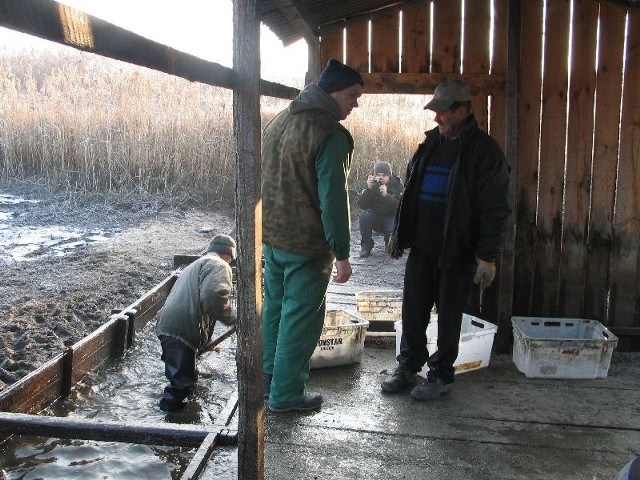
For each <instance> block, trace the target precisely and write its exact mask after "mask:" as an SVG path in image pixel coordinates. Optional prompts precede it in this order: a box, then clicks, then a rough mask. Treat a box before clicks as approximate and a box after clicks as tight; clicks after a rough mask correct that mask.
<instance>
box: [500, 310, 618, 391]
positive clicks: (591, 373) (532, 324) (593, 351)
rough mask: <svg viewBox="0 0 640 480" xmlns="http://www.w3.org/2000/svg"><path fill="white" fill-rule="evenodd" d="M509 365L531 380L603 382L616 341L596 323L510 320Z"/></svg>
mask: <svg viewBox="0 0 640 480" xmlns="http://www.w3.org/2000/svg"><path fill="white" fill-rule="evenodd" d="M511 324H512V326H513V362H514V363H515V364H516V367H517V368H518V370H519V371H520V372H522V373H524V374H525V376H527V377H531V378H590V379H593V378H606V376H607V374H608V371H609V365H610V363H611V354H612V353H613V350H614V349H615V347H616V346H617V344H618V337H616V336H615V335H614V334H613V333H611V331H609V330H608V329H607V328H606V327H604V326H603V325H602V324H601V323H600V322H598V321H596V320H586V319H582V318H545V317H511Z"/></svg>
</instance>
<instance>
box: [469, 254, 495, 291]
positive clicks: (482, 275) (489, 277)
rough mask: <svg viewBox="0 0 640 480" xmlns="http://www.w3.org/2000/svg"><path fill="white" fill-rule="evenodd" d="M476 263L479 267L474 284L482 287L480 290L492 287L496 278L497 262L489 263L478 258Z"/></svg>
mask: <svg viewBox="0 0 640 480" xmlns="http://www.w3.org/2000/svg"><path fill="white" fill-rule="evenodd" d="M476 262H477V263H478V267H477V268H476V274H475V276H474V277H473V283H475V284H476V285H480V288H481V289H482V290H484V289H485V288H487V287H488V286H489V285H491V284H492V283H493V280H494V279H495V278H496V264H495V262H487V261H485V260H482V259H481V258H478V257H476Z"/></svg>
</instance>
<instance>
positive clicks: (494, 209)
mask: <svg viewBox="0 0 640 480" xmlns="http://www.w3.org/2000/svg"><path fill="white" fill-rule="evenodd" d="M424 108H425V109H429V110H432V111H433V112H435V117H434V120H435V122H436V123H437V124H438V126H437V127H436V128H434V129H433V130H431V131H429V132H427V134H426V138H425V140H424V141H423V142H422V143H421V144H420V145H419V146H418V149H417V150H416V152H415V153H414V155H413V158H412V159H411V161H410V162H409V164H408V166H407V175H406V182H405V190H404V194H403V196H402V199H401V200H400V205H399V206H398V211H397V213H396V220H395V225H394V231H393V233H392V235H391V239H390V240H389V244H388V252H389V254H390V255H391V256H392V257H393V258H399V257H400V256H401V255H402V254H403V251H404V250H405V249H408V248H410V249H411V251H410V253H409V257H408V258H407V263H406V267H405V274H404V289H403V300H402V337H401V340H400V354H399V355H398V358H397V360H398V367H397V368H396V370H395V371H394V373H393V375H391V376H390V377H389V378H387V379H386V380H385V381H384V382H382V390H383V391H385V392H398V391H400V390H402V389H404V388H406V387H408V386H413V384H414V383H415V382H416V380H417V378H416V372H419V371H420V370H421V369H422V367H423V366H424V364H425V363H426V364H427V365H428V367H429V370H428V372H427V379H426V380H425V381H424V382H423V383H420V384H419V385H417V386H415V387H414V388H413V389H412V390H411V397H412V398H414V399H416V400H432V399H435V398H438V397H440V396H441V395H444V394H446V393H448V392H449V391H450V390H451V383H452V382H453V379H454V373H455V371H454V368H453V364H454V362H455V361H456V358H457V356H458V344H459V342H460V329H461V323H462V313H463V309H464V307H465V305H466V301H467V297H468V295H469V288H470V283H471V280H472V279H473V281H474V282H475V283H476V284H479V285H480V288H481V289H485V288H487V287H488V286H489V285H491V283H492V282H493V280H494V278H495V275H496V262H497V261H498V259H499V258H500V253H501V249H502V246H503V244H504V238H505V235H506V231H507V219H508V217H509V214H510V212H511V208H510V204H509V200H508V186H509V167H508V165H507V161H506V159H505V157H504V154H503V153H502V151H501V150H500V147H499V146H498V144H497V143H496V142H495V140H493V139H492V138H491V137H490V136H489V135H487V134H486V133H485V132H483V131H481V130H480V129H479V128H478V123H477V122H476V120H475V119H474V117H473V109H472V104H471V92H470V88H469V85H467V84H466V83H465V82H463V81H462V80H458V79H453V78H450V79H446V80H445V81H443V82H442V83H441V84H440V85H438V86H437V88H436V90H435V93H434V95H433V98H432V100H431V101H430V102H429V103H427V105H426V106H425V107H424ZM434 304H435V305H436V307H437V310H438V341H437V344H438V349H437V351H436V352H435V353H434V352H432V355H431V356H429V352H428V351H427V337H426V330H427V325H428V324H429V319H430V312H431V309H432V308H433V305H434Z"/></svg>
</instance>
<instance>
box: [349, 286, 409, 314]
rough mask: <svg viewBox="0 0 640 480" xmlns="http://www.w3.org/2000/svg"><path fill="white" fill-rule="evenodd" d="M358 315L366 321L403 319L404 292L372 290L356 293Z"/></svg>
mask: <svg viewBox="0 0 640 480" xmlns="http://www.w3.org/2000/svg"><path fill="white" fill-rule="evenodd" d="M356 309H357V310H358V315H359V316H361V317H362V318H364V319H366V320H391V321H396V320H400V318H402V290H370V291H365V292H356Z"/></svg>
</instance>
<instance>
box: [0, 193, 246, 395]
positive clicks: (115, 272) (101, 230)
mask: <svg viewBox="0 0 640 480" xmlns="http://www.w3.org/2000/svg"><path fill="white" fill-rule="evenodd" d="M0 193H2V194H8V195H16V196H19V197H20V198H23V199H27V200H34V202H22V203H19V204H17V205H12V206H11V213H10V218H8V219H6V220H3V221H2V222H0V223H4V224H7V223H8V224H9V227H8V228H9V229H10V230H14V229H18V228H21V227H28V226H30V227H32V228H38V227H41V228H45V227H50V226H56V227H68V228H73V229H74V230H81V231H86V232H89V233H90V234H93V235H96V234H99V236H100V237H101V241H98V242H89V243H82V242H71V241H69V242H68V243H69V244H68V245H67V246H68V249H67V250H66V251H64V250H60V248H59V247H60V246H59V245H58V246H57V248H56V249H55V250H54V248H53V247H52V246H49V245H42V246H41V247H40V248H39V249H37V250H36V251H34V252H31V253H30V254H28V255H27V256H26V258H25V259H23V260H19V261H14V260H12V259H10V258H7V257H6V256H5V257H4V258H1V259H0V260H1V261H0V271H1V272H2V273H1V277H2V278H1V279H0V389H1V388H3V387H4V386H6V385H8V384H11V383H13V382H15V381H16V380H18V379H20V378H21V377H23V376H24V375H26V374H27V373H29V372H30V371H32V370H34V369H35V368H36V367H38V366H39V365H40V364H41V363H42V362H45V361H47V360H49V359H51V358H53V357H54V356H55V355H57V354H59V353H62V351H63V350H64V348H65V347H66V346H69V345H72V344H73V343H75V342H77V341H78V340H80V339H81V338H82V337H84V336H85V335H87V334H88V333H90V332H92V331H93V330H95V329H96V328H97V327H98V326H100V325H101V324H103V323H104V322H105V321H106V320H107V319H108V317H109V315H110V313H111V311H112V309H114V308H122V307H125V306H127V305H129V304H131V303H132V302H134V301H135V300H136V299H137V298H139V297H140V296H142V295H143V294H144V293H145V292H147V291H148V290H149V289H151V288H152V287H153V286H155V285H156V284H158V283H159V282H160V281H161V280H162V279H164V278H165V277H166V276H167V275H168V274H169V273H170V272H171V271H172V269H173V255H174V254H177V253H186V254H195V253H199V252H201V251H202V250H203V249H205V248H206V246H207V244H208V242H209V240H210V239H211V237H213V235H215V234H216V233H229V232H230V231H231V229H232V228H233V225H234V219H233V211H232V210H230V209H228V210H229V211H226V212H225V211H224V210H222V209H219V208H218V209H214V207H210V206H206V205H197V202H194V200H193V199H175V198H173V199H166V198H163V197H161V196H157V197H152V196H144V197H140V196H138V195H134V194H131V195H127V196H120V197H116V196H113V195H112V196H109V195H80V194H78V195H73V196H69V195H68V194H56V193H53V192H48V191H47V189H46V188H43V187H41V186H38V185H33V184H20V183H17V184H16V183H14V184H6V183H4V184H2V183H0ZM36 200H37V202H35V201H36ZM6 228H7V227H5V229H4V230H3V229H0V236H1V235H4V236H5V237H8V236H9V234H10V230H7V229H6ZM0 240H1V239H0ZM5 240H6V238H5Z"/></svg>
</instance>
